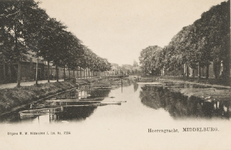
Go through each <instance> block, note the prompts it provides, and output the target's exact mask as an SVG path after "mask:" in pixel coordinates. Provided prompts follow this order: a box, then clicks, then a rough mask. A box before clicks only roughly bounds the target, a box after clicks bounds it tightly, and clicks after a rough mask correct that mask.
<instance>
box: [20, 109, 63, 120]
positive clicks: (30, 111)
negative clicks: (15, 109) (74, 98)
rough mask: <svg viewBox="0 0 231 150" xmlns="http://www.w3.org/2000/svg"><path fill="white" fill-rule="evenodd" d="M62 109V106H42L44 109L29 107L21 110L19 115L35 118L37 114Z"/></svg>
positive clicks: (22, 117)
mask: <svg viewBox="0 0 231 150" xmlns="http://www.w3.org/2000/svg"><path fill="white" fill-rule="evenodd" d="M60 111H62V108H61V107H56V108H42V109H28V110H22V111H19V115H20V118H21V119H26V118H35V117H37V116H41V115H45V114H48V113H56V112H60Z"/></svg>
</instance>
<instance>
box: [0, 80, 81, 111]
mask: <svg viewBox="0 0 231 150" xmlns="http://www.w3.org/2000/svg"><path fill="white" fill-rule="evenodd" d="M76 86H77V84H74V83H72V82H55V83H45V84H38V85H32V86H25V87H20V88H12V89H1V90H0V114H2V113H4V112H6V111H10V110H11V109H12V108H14V107H17V106H20V105H23V104H28V103H31V102H33V101H36V100H39V99H41V98H44V97H47V96H49V95H52V94H55V93H58V92H61V91H65V90H67V89H71V88H74V87H76Z"/></svg>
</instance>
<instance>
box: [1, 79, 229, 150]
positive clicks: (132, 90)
mask: <svg viewBox="0 0 231 150" xmlns="http://www.w3.org/2000/svg"><path fill="white" fill-rule="evenodd" d="M77 92H78V94H76V93H75V94H70V92H68V93H64V94H62V95H59V96H56V97H54V98H52V99H50V100H47V101H43V102H39V103H35V104H33V105H29V106H27V107H26V108H24V109H26V110H31V109H35V108H36V109H41V110H42V109H46V111H45V112H44V111H41V112H39V113H35V114H32V115H28V114H27V113H25V114H24V113H22V112H25V110H20V111H17V112H14V113H12V114H10V115H8V116H7V117H4V118H1V123H0V128H1V130H0V132H1V133H0V135H1V136H0V138H2V139H1V141H2V140H4V141H6V142H5V143H3V145H2V144H1V145H2V146H3V147H5V149H14V148H17V147H19V146H20V147H23V148H24V149H25V150H26V149H36V150H37V149H38V150H39V149H99V150H107V149H110V150H114V149H115V150H118V149H131V150H136V149H137V150H141V149H144V150H146V149H147V150H149V149H150V150H151V149H160V150H163V149H178V150H180V149H187V150H190V149H192V150H193V149H195V148H197V149H225V148H228V147H229V148H230V143H229V142H227V139H226V138H229V137H230V134H231V128H230V125H231V121H230V110H229V106H230V104H229V102H228V101H219V102H216V103H211V102H207V101H202V100H201V99H197V98H194V99H187V98H186V97H184V96H182V95H179V93H178V94H173V93H171V92H170V91H168V90H166V89H164V88H162V87H158V86H155V85H138V84H136V83H133V84H132V85H130V86H127V87H123V88H117V89H113V90H110V89H97V90H94V89H92V88H91V87H89V86H86V87H84V88H82V89H81V90H79V91H77ZM70 95H71V96H74V97H75V98H77V97H78V99H79V101H80V102H75V101H68V102H67V101H66V102H65V101H62V100H64V98H70V97H68V96H70ZM57 99H58V100H60V101H59V102H55V100H57ZM81 101H82V102H81ZM86 101H89V102H86ZM48 106H49V107H48ZM47 108H49V109H47ZM51 108H52V109H51ZM20 112H21V115H20ZM23 114H24V115H23ZM16 133H17V134H16ZM7 141H11V142H12V141H13V142H14V143H15V144H13V145H7ZM229 148H228V149H229Z"/></svg>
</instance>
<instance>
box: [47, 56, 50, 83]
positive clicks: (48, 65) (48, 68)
mask: <svg viewBox="0 0 231 150" xmlns="http://www.w3.org/2000/svg"><path fill="white" fill-rule="evenodd" d="M47 72H48V76H47V79H48V83H49V82H50V61H47Z"/></svg>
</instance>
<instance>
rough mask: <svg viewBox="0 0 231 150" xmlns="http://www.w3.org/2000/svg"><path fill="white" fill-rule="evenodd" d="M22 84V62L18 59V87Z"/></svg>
mask: <svg viewBox="0 0 231 150" xmlns="http://www.w3.org/2000/svg"><path fill="white" fill-rule="evenodd" d="M20 84H21V62H20V60H18V73H17V87H20Z"/></svg>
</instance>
